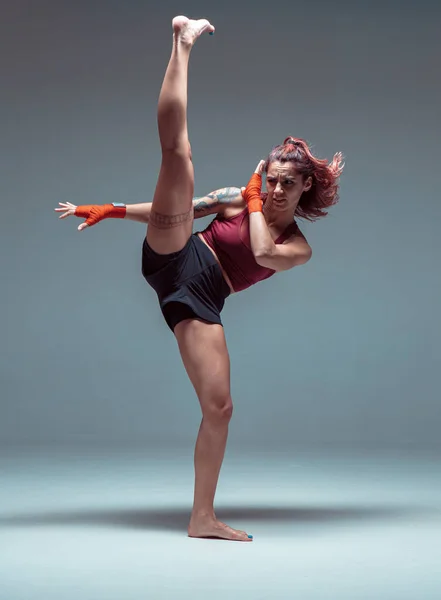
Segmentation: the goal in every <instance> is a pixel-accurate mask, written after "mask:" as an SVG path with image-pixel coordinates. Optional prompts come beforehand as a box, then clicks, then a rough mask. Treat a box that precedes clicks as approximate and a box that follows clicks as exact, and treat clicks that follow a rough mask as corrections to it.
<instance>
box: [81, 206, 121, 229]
mask: <svg viewBox="0 0 441 600" xmlns="http://www.w3.org/2000/svg"><path fill="white" fill-rule="evenodd" d="M126 210H127V208H126V207H125V206H113V204H87V205H84V206H77V207H76V209H75V216H76V217H83V218H84V219H86V224H87V225H89V227H91V226H92V225H96V223H99V221H102V220H103V219H124V217H125V216H126Z"/></svg>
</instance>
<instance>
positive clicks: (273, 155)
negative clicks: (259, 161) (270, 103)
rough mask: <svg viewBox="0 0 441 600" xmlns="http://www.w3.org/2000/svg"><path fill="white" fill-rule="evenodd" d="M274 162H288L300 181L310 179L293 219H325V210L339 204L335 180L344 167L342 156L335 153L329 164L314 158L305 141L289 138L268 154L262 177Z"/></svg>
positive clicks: (265, 196) (265, 195)
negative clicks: (299, 175)
mask: <svg viewBox="0 0 441 600" xmlns="http://www.w3.org/2000/svg"><path fill="white" fill-rule="evenodd" d="M274 161H279V162H282V163H283V162H292V163H293V164H294V166H295V168H296V170H297V172H298V173H300V174H301V175H302V176H303V179H304V180H306V179H307V178H308V177H311V178H312V186H311V189H309V190H308V191H307V192H303V194H302V195H301V197H300V201H299V203H298V205H297V208H296V211H295V216H296V217H299V218H301V219H306V220H308V221H317V219H320V218H322V217H326V215H327V214H328V211H327V210H325V209H327V208H329V207H330V206H333V205H334V204H337V202H338V200H339V195H338V187H339V185H338V178H339V177H340V175H341V173H342V171H343V167H344V162H343V155H342V153H341V152H337V153H336V154H334V158H333V159H332V161H331V162H328V161H327V160H326V159H320V158H317V157H315V156H314V155H313V154H312V152H311V150H310V148H309V146H308V144H307V142H305V140H302V139H300V138H294V137H291V136H290V137H287V138H286V139H285V140H284V142H283V144H280V145H279V146H275V147H274V148H273V149H272V150H271V152H270V153H269V155H268V158H267V159H266V161H265V166H264V172H265V173H267V172H268V167H269V165H270V163H272V162H274ZM267 195H268V194H267V193H263V194H262V198H263V200H266V198H267Z"/></svg>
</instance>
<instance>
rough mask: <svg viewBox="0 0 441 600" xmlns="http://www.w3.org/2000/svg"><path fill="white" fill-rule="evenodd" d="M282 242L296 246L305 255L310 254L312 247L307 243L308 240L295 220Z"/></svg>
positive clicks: (309, 255)
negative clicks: (289, 233)
mask: <svg viewBox="0 0 441 600" xmlns="http://www.w3.org/2000/svg"><path fill="white" fill-rule="evenodd" d="M283 244H284V245H285V244H289V245H291V246H292V247H294V248H297V249H298V250H300V251H301V252H302V253H304V254H305V255H307V256H308V257H309V258H310V257H311V255H312V248H311V246H310V244H309V243H308V240H307V239H306V237H305V235H304V233H303V232H302V230H301V229H300V227H299V226H298V223H297V222H295V224H294V228H293V232H292V233H291V235H290V236H289V237H288V238H287V239H286V240H285V241H284V242H283Z"/></svg>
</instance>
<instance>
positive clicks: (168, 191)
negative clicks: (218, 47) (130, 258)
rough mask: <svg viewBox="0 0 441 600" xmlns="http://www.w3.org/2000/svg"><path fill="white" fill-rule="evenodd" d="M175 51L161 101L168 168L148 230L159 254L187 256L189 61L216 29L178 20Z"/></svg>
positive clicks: (189, 219) (161, 130)
mask: <svg viewBox="0 0 441 600" xmlns="http://www.w3.org/2000/svg"><path fill="white" fill-rule="evenodd" d="M172 25H173V49H172V53H171V57H170V61H169V63H168V66H167V70H166V73H165V77H164V81H163V83H162V87H161V92H160V94H159V101H158V130H159V140H160V143H161V150H162V162H161V168H160V172H159V177H158V182H157V185H156V190H155V195H154V197H153V203H152V210H151V214H150V217H149V225H148V228H147V242H148V244H149V245H150V246H151V248H152V249H153V250H155V251H156V252H158V253H159V254H169V253H171V252H177V251H178V250H181V249H182V248H183V247H184V246H185V244H186V243H187V241H188V238H189V237H190V235H191V233H192V225H193V203H192V200H193V190H194V171H193V164H192V162H191V149H190V143H189V140H188V130H187V79H188V61H189V58H190V52H191V49H192V47H193V44H194V43H195V41H196V40H197V38H198V37H199V36H200V35H201V34H202V33H204V32H206V31H208V32H213V31H214V27H213V26H212V25H211V24H210V23H209V22H208V21H207V20H206V19H199V20H190V19H187V17H183V16H180V17H175V18H174V19H173V24H172Z"/></svg>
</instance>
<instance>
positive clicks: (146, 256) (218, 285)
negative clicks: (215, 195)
mask: <svg viewBox="0 0 441 600" xmlns="http://www.w3.org/2000/svg"><path fill="white" fill-rule="evenodd" d="M142 274H143V275H144V278H145V280H146V281H147V283H148V284H149V285H150V286H151V287H152V288H153V289H154V290H155V292H156V294H157V296H158V300H159V305H160V307H161V311H162V314H163V315H164V319H165V320H166V322H167V325H168V326H169V327H170V329H171V330H172V331H173V330H174V328H175V327H176V325H177V324H178V323H179V322H180V321H183V320H184V319H201V320H202V321H206V322H208V323H218V324H219V325H222V321H221V318H220V313H221V311H222V308H223V306H224V302H225V298H227V296H229V295H230V288H229V286H228V284H227V282H226V281H225V279H224V276H223V275H222V271H221V268H220V266H219V264H218V263H217V261H216V259H215V258H214V256H213V254H212V252H211V251H210V249H209V248H207V246H206V245H205V244H204V242H203V241H202V240H201V239H200V238H199V237H198V236H197V235H196V234H193V235H191V236H190V238H189V240H188V242H187V243H186V244H185V246H184V247H183V248H182V250H179V252H173V253H172V254H158V253H157V252H155V251H154V250H153V249H152V248H151V247H150V246H149V244H148V243H147V240H146V239H144V243H143V246H142Z"/></svg>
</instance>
